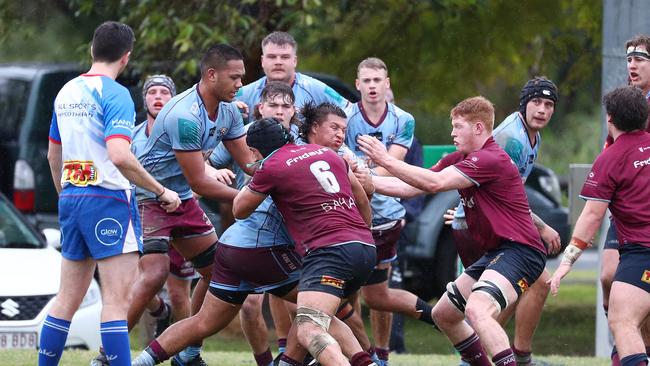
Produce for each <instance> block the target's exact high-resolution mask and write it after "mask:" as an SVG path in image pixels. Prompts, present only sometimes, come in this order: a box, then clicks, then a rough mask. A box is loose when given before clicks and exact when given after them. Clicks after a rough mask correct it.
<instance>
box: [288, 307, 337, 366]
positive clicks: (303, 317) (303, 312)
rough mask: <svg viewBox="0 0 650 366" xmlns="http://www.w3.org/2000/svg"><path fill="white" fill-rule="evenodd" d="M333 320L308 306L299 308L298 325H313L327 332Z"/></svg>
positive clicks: (297, 312)
mask: <svg viewBox="0 0 650 366" xmlns="http://www.w3.org/2000/svg"><path fill="white" fill-rule="evenodd" d="M331 320H332V319H331V318H330V316H329V315H327V314H325V313H324V312H322V311H320V310H318V309H314V308H310V307H308V306H299V307H298V309H297V310H296V319H295V321H296V324H297V325H300V324H303V323H312V324H314V325H316V326H318V327H320V328H321V329H323V330H324V331H326V332H327V331H328V330H329V328H330V321H331ZM312 355H313V354H312ZM314 357H315V356H314Z"/></svg>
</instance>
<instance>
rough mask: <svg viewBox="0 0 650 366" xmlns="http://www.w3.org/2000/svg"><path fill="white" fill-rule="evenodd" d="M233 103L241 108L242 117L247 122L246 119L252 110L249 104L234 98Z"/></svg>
mask: <svg viewBox="0 0 650 366" xmlns="http://www.w3.org/2000/svg"><path fill="white" fill-rule="evenodd" d="M232 102H233V103H235V105H236V106H237V109H239V113H241V117H242V118H243V119H244V123H246V120H247V119H248V116H249V115H250V110H249V109H248V104H246V103H244V102H242V101H241V100H233V101H232Z"/></svg>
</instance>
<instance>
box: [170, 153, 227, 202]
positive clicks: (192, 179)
mask: <svg viewBox="0 0 650 366" xmlns="http://www.w3.org/2000/svg"><path fill="white" fill-rule="evenodd" d="M174 153H175V154H176V160H177V161H178V164H179V165H180V166H181V169H182V170H183V175H184V176H185V179H187V183H188V184H189V185H190V187H191V188H192V191H194V192H196V193H197V194H198V195H200V196H201V197H206V198H209V199H213V200H217V201H232V200H233V199H234V198H235V196H236V195H237V192H238V191H237V190H236V189H234V188H231V187H228V186H227V185H225V184H223V183H221V182H219V181H217V180H216V179H214V178H212V177H210V176H209V175H208V174H206V172H205V162H204V161H203V154H202V153H201V151H182V150H174Z"/></svg>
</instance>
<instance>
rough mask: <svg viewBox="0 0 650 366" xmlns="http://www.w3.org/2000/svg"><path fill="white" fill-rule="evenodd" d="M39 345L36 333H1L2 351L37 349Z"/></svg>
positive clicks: (0, 347) (0, 343) (0, 345)
mask: <svg viewBox="0 0 650 366" xmlns="http://www.w3.org/2000/svg"><path fill="white" fill-rule="evenodd" d="M37 343H38V337H37V335H36V332H21V333H0V349H18V348H31V349H35V348H36V345H37Z"/></svg>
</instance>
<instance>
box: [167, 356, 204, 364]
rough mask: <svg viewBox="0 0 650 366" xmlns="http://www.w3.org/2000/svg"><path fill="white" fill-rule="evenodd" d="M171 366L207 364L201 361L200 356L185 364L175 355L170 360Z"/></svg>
mask: <svg viewBox="0 0 650 366" xmlns="http://www.w3.org/2000/svg"><path fill="white" fill-rule="evenodd" d="M172 366H208V364H207V363H205V361H203V359H202V358H201V355H198V356H196V357H194V358H193V359H191V360H189V361H187V362H183V361H181V358H180V357H179V356H178V355H176V356H174V358H172Z"/></svg>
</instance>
